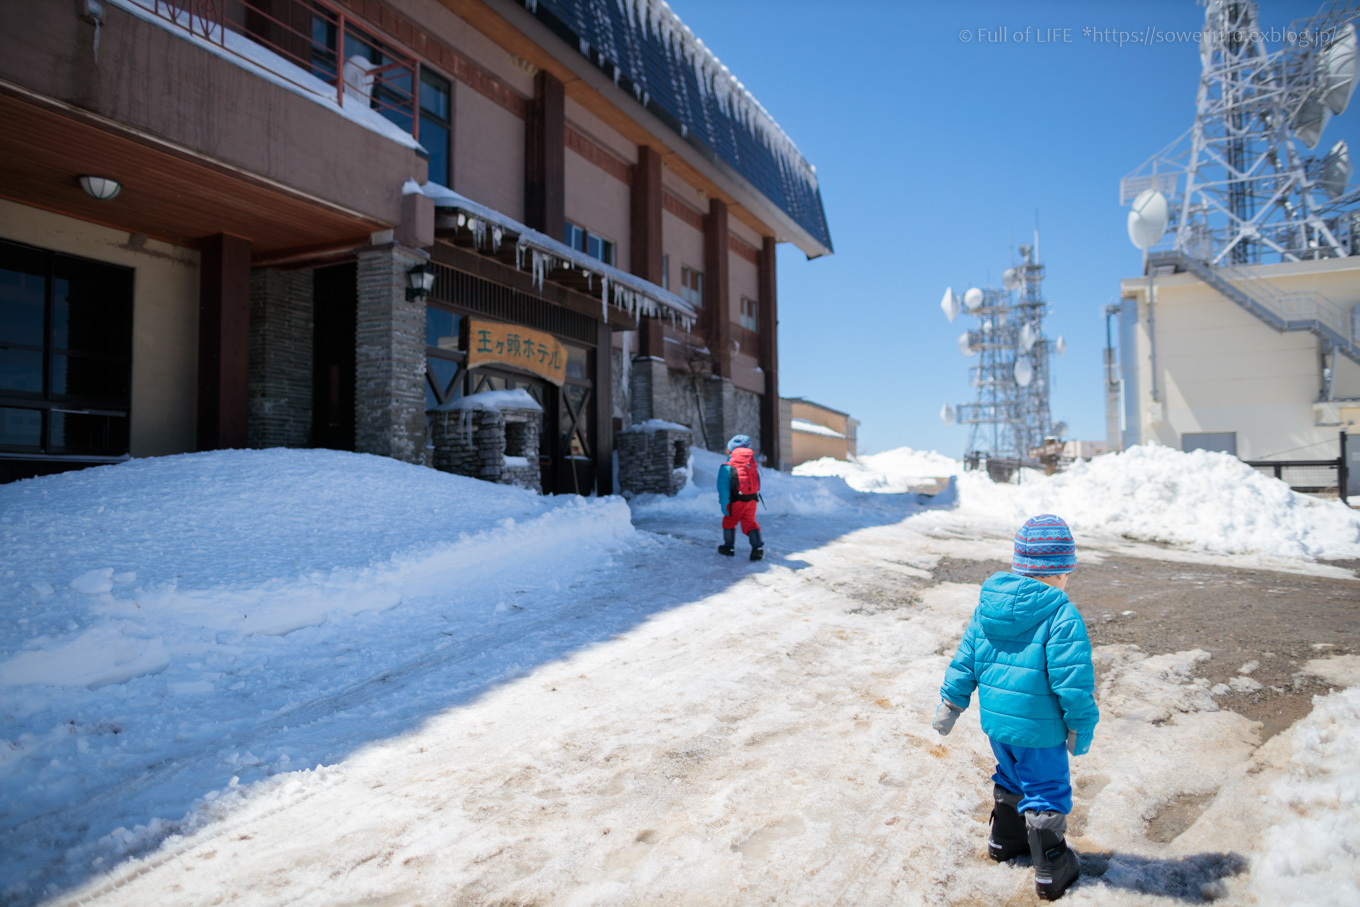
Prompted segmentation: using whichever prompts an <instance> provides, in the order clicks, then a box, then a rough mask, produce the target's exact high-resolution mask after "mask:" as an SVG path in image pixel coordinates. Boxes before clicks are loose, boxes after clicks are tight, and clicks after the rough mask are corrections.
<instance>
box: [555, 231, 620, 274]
mask: <svg viewBox="0 0 1360 907" xmlns="http://www.w3.org/2000/svg"><path fill="white" fill-rule="evenodd" d="M564 235H565V237H566V240H565V241H566V244H567V245H569V246H571V247H572V248H573V249H575V250H576V251H577V252H584V253H586V254H587V255H589V256H590V257H591V258H596V259H599V260H600V261H602V262H604V263H605V264H607V265H613V264H614V243H613V242H612V241H610V240H608V239H605V238H604V237H603V236H598V235H596V234H594V233H591V232H589V231H587V230H586V229H585V228H584V227H578V226H577V225H576V224H573V223H572V222H571V221H567V226H566V231H565V233H564Z"/></svg>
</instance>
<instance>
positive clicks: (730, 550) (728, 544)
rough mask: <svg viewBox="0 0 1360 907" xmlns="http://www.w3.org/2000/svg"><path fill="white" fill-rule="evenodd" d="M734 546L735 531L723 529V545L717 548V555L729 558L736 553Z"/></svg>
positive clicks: (735, 543) (735, 541) (735, 540)
mask: <svg viewBox="0 0 1360 907" xmlns="http://www.w3.org/2000/svg"><path fill="white" fill-rule="evenodd" d="M736 545H737V530H735V529H724V530H723V543H722V544H721V545H719V546H718V553H719V554H725V555H727V556H728V557H731V556H732V555H734V554H736V553H737V548H736Z"/></svg>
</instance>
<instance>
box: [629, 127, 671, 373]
mask: <svg viewBox="0 0 1360 907" xmlns="http://www.w3.org/2000/svg"><path fill="white" fill-rule="evenodd" d="M631 199H632V212H631V214H632V234H631V246H632V256H633V260H632V262H631V264H632V271H633V273H634V274H636V275H637V276H638V277H641V278H642V279H643V280H648V281H651V282H652V283H654V284H657V285H658V286H659V285H660V284H661V282H662V274H661V155H660V154H658V153H657V151H656V150H655V149H654V148H652V147H651V146H650V145H641V146H639V147H638V162H637V166H635V167H634V168H633V188H632V196H631ZM662 343H663V340H662V334H661V321H660V319H657V318H642V319H639V322H638V348H637V354H638V355H639V356H654V357H656V358H658V359H660V358H664V356H665V350H664V348H663V347H662Z"/></svg>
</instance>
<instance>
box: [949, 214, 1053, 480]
mask: <svg viewBox="0 0 1360 907" xmlns="http://www.w3.org/2000/svg"><path fill="white" fill-rule="evenodd" d="M1036 243H1037V238H1036ZM1020 258H1021V261H1020V263H1019V264H1018V265H1016V266H1015V267H1011V268H1007V269H1006V270H1005V271H1004V272H1003V274H1002V280H1001V287H999V288H997V287H973V288H971V289H969V290H968V291H967V292H965V293H964V294H963V295H962V296H959V295H958V294H956V293H955V292H954V291H953V289H952V288H946V289H945V291H944V298H943V299H941V300H940V308H941V310H942V311H943V312H944V314H945V317H946V318H948V319H949V320H950V321H953V320H954V319H955V317H957V316H958V314H959V313H960V311H962V312H966V313H967V314H968V315H969V316H971V317H972V318H975V319H976V320H977V325H976V327H974V328H971V329H969V330H967V331H964V332H963V333H962V334H960V335H959V351H960V352H962V353H963V354H964V355H965V356H977V357H978V364H977V365H974V366H972V367H971V368H970V369H969V376H970V383H971V384H972V385H973V387H975V388H977V400H976V402H973V403H964V404H961V405H959V406H957V407H955V406H953V405H951V404H948V403H946V404H945V406H944V409H942V410H941V411H940V418H942V419H943V420H944V423H945V424H946V425H951V424H953V423H954V422H955V421H957V422H960V423H962V424H964V425H970V426H972V428H971V430H970V431H969V434H968V450H967V453H966V454H965V458H966V459H967V460H968V462H969V464H970V465H975V464H979V463H980V461H983V460H985V461H987V464H988V469H989V471H991V472H992V473H993V475H997V474H998V473H1001V474H1009V472H1010V471H1013V470H1014V468H1016V467H1018V466H1020V465H1026V466H1030V465H1036V463H1037V460H1036V456H1035V451H1036V449H1037V448H1038V447H1039V446H1040V445H1041V444H1042V443H1043V442H1044V439H1045V438H1048V437H1052V436H1057V437H1061V435H1062V434H1063V433H1064V432H1065V431H1066V426H1065V425H1063V424H1062V423H1061V422H1060V423H1057V424H1056V425H1055V424H1053V422H1052V417H1051V416H1050V414H1049V404H1048V396H1049V389H1050V387H1051V371H1050V366H1051V363H1052V360H1053V353H1055V352H1056V353H1057V354H1059V355H1061V354H1062V353H1063V351H1064V350H1065V349H1066V343H1065V341H1064V340H1063V338H1061V337H1059V338H1058V339H1057V340H1050V339H1049V338H1047V337H1045V336H1044V315H1045V313H1046V311H1047V309H1048V303H1047V302H1045V301H1044V295H1043V282H1044V266H1043V265H1042V264H1040V263H1039V262H1038V260H1037V259H1036V249H1035V246H1030V245H1028V244H1025V245H1021V246H1020ZM998 465H1000V466H1001V468H1000V469H998V468H997V467H998Z"/></svg>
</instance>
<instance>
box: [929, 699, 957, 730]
mask: <svg viewBox="0 0 1360 907" xmlns="http://www.w3.org/2000/svg"><path fill="white" fill-rule="evenodd" d="M962 714H963V709H961V708H959V707H958V706H956V705H954V703H952V702H950V701H949V700H947V699H946V700H942V701H941V702H940V704H939V705H937V706H936V707H935V720H934V721H932V722H931V723H930V726H931V727H933V728H934V729H935V730H937V731H939V732H940V736H941V737H947V736H949V732H950V731H952V730H954V722H955V721H958V720H959V716H960V715H962Z"/></svg>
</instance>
